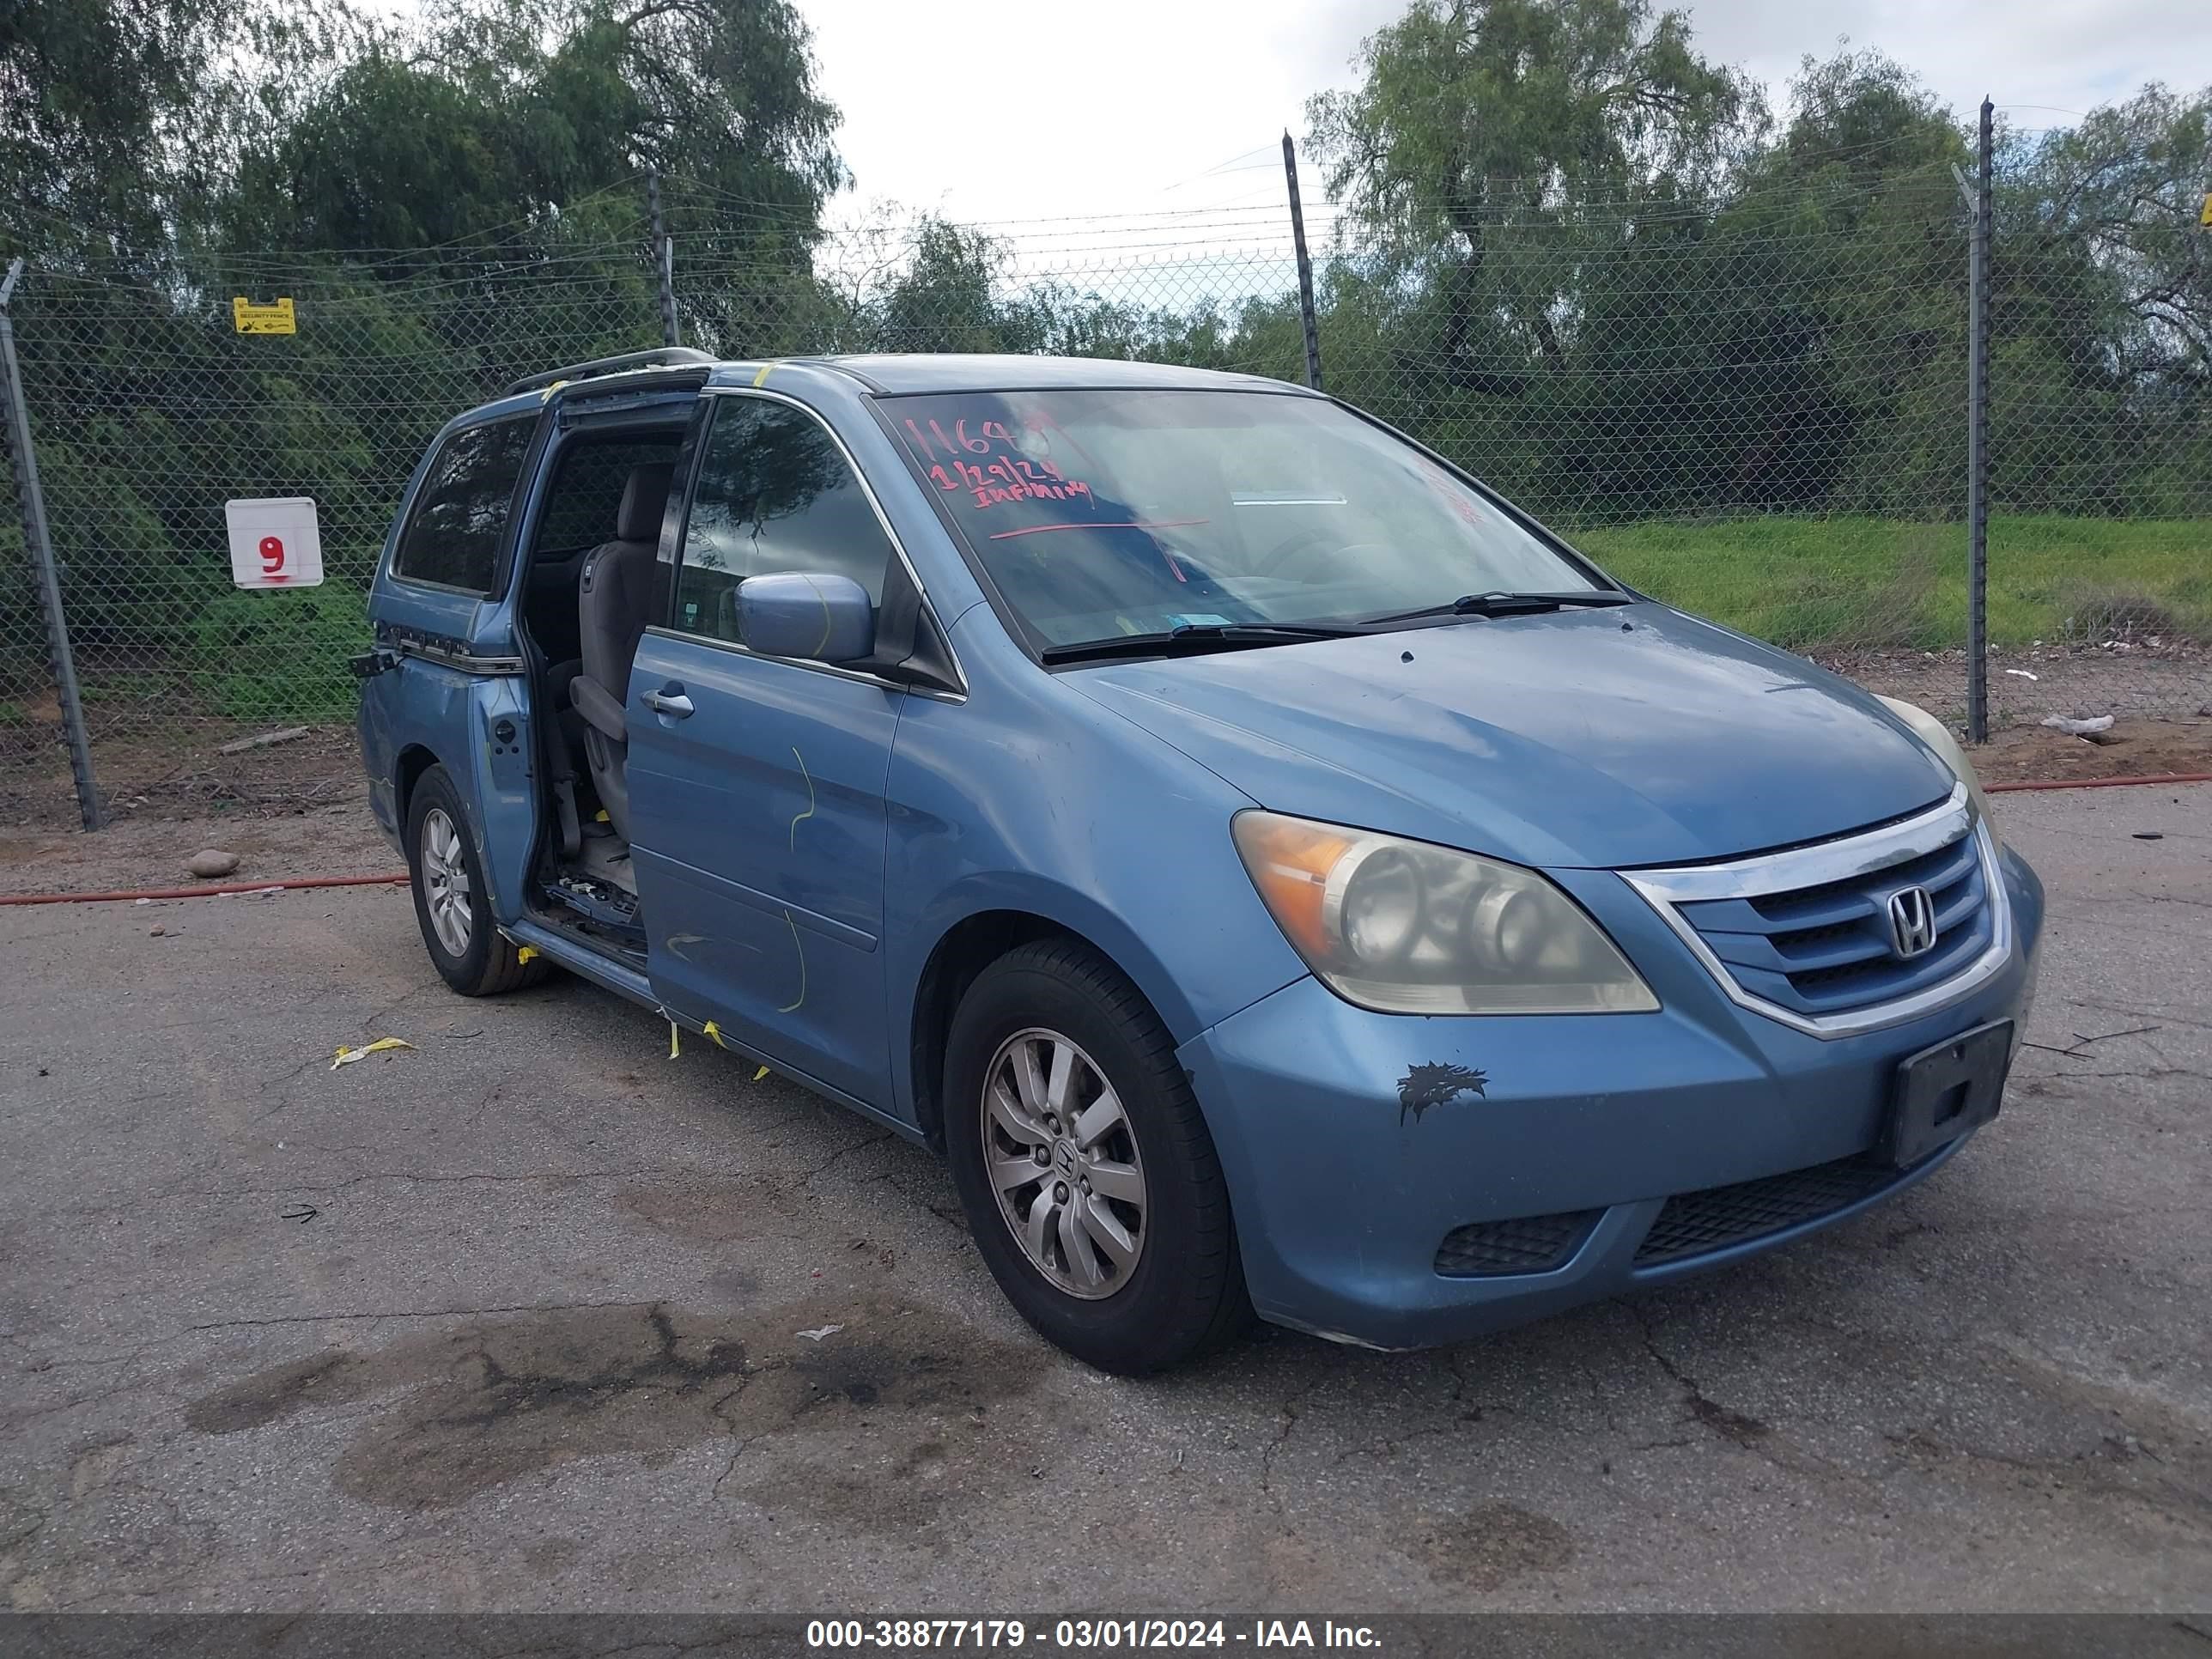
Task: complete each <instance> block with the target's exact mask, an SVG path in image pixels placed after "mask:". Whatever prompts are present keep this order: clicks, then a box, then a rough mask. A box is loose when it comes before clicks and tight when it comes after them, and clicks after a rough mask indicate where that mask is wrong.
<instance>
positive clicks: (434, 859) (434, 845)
mask: <svg viewBox="0 0 2212 1659" xmlns="http://www.w3.org/2000/svg"><path fill="white" fill-rule="evenodd" d="M422 902H423V904H424V906H425V907H426V908H428V910H429V913H430V927H431V928H432V930H433V931H434V932H435V933H436V934H437V935H438V943H439V944H441V945H444V946H445V947H446V950H447V952H448V954H450V955H452V956H454V957H464V956H466V955H467V954H468V951H469V935H470V934H471V933H472V932H473V931H474V930H475V927H476V913H475V910H474V909H473V908H472V907H471V893H470V889H469V868H468V863H467V861H466V860H465V859H464V858H463V857H462V855H461V832H460V830H459V828H458V827H456V825H455V824H454V823H453V819H452V818H451V817H448V816H447V813H446V810H445V808H443V807H442V806H434V807H432V808H431V809H430V810H429V811H428V812H426V813H424V814H423V815H422Z"/></svg>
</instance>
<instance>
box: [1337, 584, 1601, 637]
mask: <svg viewBox="0 0 2212 1659" xmlns="http://www.w3.org/2000/svg"><path fill="white" fill-rule="evenodd" d="M1635 602H1636V601H1635V599H1634V598H1633V597H1632V596H1631V595H1629V594H1626V593H1615V592H1604V591H1601V590H1596V589H1593V590H1591V591H1589V592H1577V593H1504V592H1498V591H1497V590H1496V589H1492V591H1491V592H1487V593H1462V594H1461V595H1460V596H1459V598H1457V599H1454V600H1452V601H1450V603H1449V604H1446V605H1423V606H1421V608H1420V609H1419V610H1418V611H1390V612H1388V613H1387V614H1385V615H1383V616H1380V617H1361V618H1360V621H1361V623H1363V624H1364V625H1365V626H1366V627H1369V628H1380V627H1381V626H1383V624H1384V623H1401V622H1419V620H1420V619H1421V618H1422V617H1526V616H1533V615H1534V614H1535V613H1536V612H1538V611H1558V610H1560V609H1562V608H1563V607H1565V606H1567V605H1579V606H1589V607H1593V608H1601V607H1603V606H1607V605H1633V604H1634V603H1635Z"/></svg>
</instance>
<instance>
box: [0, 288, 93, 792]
mask: <svg viewBox="0 0 2212 1659" xmlns="http://www.w3.org/2000/svg"><path fill="white" fill-rule="evenodd" d="M22 274H23V262H22V261H21V259H16V260H15V261H13V262H12V263H10V264H9V267H8V275H7V276H6V277H5V278H4V279H0V399H5V401H6V403H7V406H8V407H7V426H8V453H9V456H10V457H11V458H12V459H13V460H14V462H15V501H16V503H17V505H18V506H19V507H21V509H22V514H23V545H24V547H25V548H26V549H27V550H28V551H29V553H30V556H31V566H32V568H33V570H35V571H36V572H37V573H38V578H39V608H40V610H41V611H45V612H46V650H47V656H48V659H49V661H50V662H51V663H52V667H53V674H54V690H55V692H56V694H57V696H59V698H60V700H61V706H62V725H63V727H64V730H65V731H66V732H67V733H68V736H69V751H70V775H71V776H72V777H73V778H74V779H75V780H76V806H77V812H78V815H79V816H80V817H82V818H83V820H84V827H85V828H86V829H99V828H100V825H101V823H102V817H101V814H100V791H99V789H98V788H97V787H95V786H94V782H93V777H92V743H91V740H90V739H89V738H87V737H86V735H85V730H84V702H83V699H82V698H81V697H80V696H78V695H77V689H76V657H75V656H74V655H73V654H72V653H70V637H69V619H68V617H66V616H64V614H63V611H62V585H61V578H60V576H59V575H58V574H57V573H56V571H55V569H54V544H53V540H52V538H51V537H50V536H49V535H48V534H47V531H46V497H45V496H44V495H41V494H40V492H39V458H38V456H37V455H36V454H35V453H33V451H32V448H31V413H30V409H29V407H28V406H27V404H25V403H24V401H23V371H22V368H21V365H20V364H18V363H17V362H16V361H15V319H14V317H13V315H12V314H11V313H10V312H9V301H11V300H13V299H14V298H15V283H16V281H17V280H18V279H19V278H20V277H21V276H22Z"/></svg>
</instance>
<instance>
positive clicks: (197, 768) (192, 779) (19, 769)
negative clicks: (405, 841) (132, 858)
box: [0, 708, 366, 829]
mask: <svg viewBox="0 0 2212 1659" xmlns="http://www.w3.org/2000/svg"><path fill="white" fill-rule="evenodd" d="M30 714H31V715H32V716H33V719H32V720H31V723H29V724H27V725H21V726H13V727H10V728H7V729H6V730H5V731H0V793H4V794H5V795H6V796H7V797H8V798H9V799H13V800H20V801H21V802H22V803H23V810H22V811H21V812H20V813H19V814H18V815H17V816H16V822H17V823H30V824H35V825H38V826H40V827H42V828H48V829H74V828H76V824H77V822H78V817H77V807H76V785H75V783H74V781H72V779H71V777H70V766H69V750H68V749H67V747H66V746H65V745H64V741H63V737H62V726H61V723H60V720H61V715H60V711H59V709H58V708H56V709H55V710H54V711H53V717H52V720H50V721H49V720H44V719H43V718H41V714H42V711H40V710H39V709H35V708H34V709H33V710H31V711H30ZM289 724H290V723H289V722H283V721H278V722H271V723H267V724H258V725H241V724H240V723H238V722H236V721H234V720H186V721H183V722H175V721H164V722H153V723H143V722H142V723H134V724H133V725H131V726H125V727H121V728H111V729H106V730H102V729H100V726H98V724H97V723H95V724H94V732H93V739H92V771H93V777H94V781H95V782H96V783H97V784H98V785H99V787H100V799H101V801H102V803H103V804H104V805H106V809H107V815H108V817H109V820H110V821H111V822H112V823H128V822H131V821H133V820H136V819H142V818H162V819H202V818H217V819H224V820H228V821H232V822H235V821H238V820H240V819H248V818H283V817H295V816H297V815H298V814H300V813H302V812H309V811H313V810H314V809H316V808H317V807H319V806H331V805H338V804H340V803H342V802H344V801H346V800H349V799H353V798H355V797H356V796H357V795H358V794H359V793H361V792H362V789H363V788H364V787H366V786H365V784H364V782H363V780H362V769H361V744H360V741H359V739H358V738H356V736H355V735H354V731H353V728H352V727H351V726H309V727H308V729H307V736H305V737H303V738H293V739H292V740H291V741H289V742H288V743H281V744H271V745H270V746H268V747H266V748H261V749H248V750H242V751H241V752H240V753H238V754H235V755H226V754H224V753H222V745H223V744H226V743H229V742H231V741H232V740H234V739H235V738H251V737H256V736H258V735H261V734H262V733H264V732H272V731H277V730H281V729H283V728H284V727H285V726H288V725H289Z"/></svg>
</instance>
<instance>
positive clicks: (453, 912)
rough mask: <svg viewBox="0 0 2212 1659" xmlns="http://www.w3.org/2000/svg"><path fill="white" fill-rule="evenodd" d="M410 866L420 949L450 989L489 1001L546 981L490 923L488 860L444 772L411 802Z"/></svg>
mask: <svg viewBox="0 0 2212 1659" xmlns="http://www.w3.org/2000/svg"><path fill="white" fill-rule="evenodd" d="M407 868H408V872H409V873H410V875H411V876H412V877H413V878H414V888H415V920H416V922H417V923H418V924H419V925H420V926H421V927H422V945H423V947H424V948H425V949H426V950H428V951H429V953H430V960H431V962H432V963H433V964H434V965H435V967H436V968H437V969H438V974H439V976H440V977H441V978H442V979H443V980H444V981H446V983H447V984H448V985H450V986H452V987H453V989H455V990H456V991H459V993H460V994H462V995H463V996H465V997H488V996H495V995H497V994H499V993H500V992H501V991H513V990H516V989H519V988H520V987H522V986H525V985H534V984H536V983H537V982H538V981H539V980H541V979H543V978H544V976H545V964H544V963H543V962H525V961H523V960H521V957H520V952H519V951H516V949H515V947H514V946H513V945H512V944H510V943H508V941H507V939H504V938H502V937H501V934H500V931H499V927H498V924H497V923H495V921H493V920H492V914H491V890H490V888H489V886H488V885H487V884H486V883H485V881H484V875H483V859H482V858H480V857H479V856H477V844H476V839H475V837H474V836H471V835H470V833H469V828H468V818H467V817H466V816H465V814H464V813H463V812H462V811H461V800H460V796H459V793H457V792H456V791H455V790H454V788H453V779H452V777H451V776H450V775H448V774H447V771H446V769H445V768H444V767H442V766H434V767H432V768H431V769H429V770H428V771H427V772H425V773H424V774H423V775H422V779H421V781H418V782H417V783H416V786H415V793H414V794H413V795H412V796H410V798H409V799H408V803H407Z"/></svg>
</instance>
